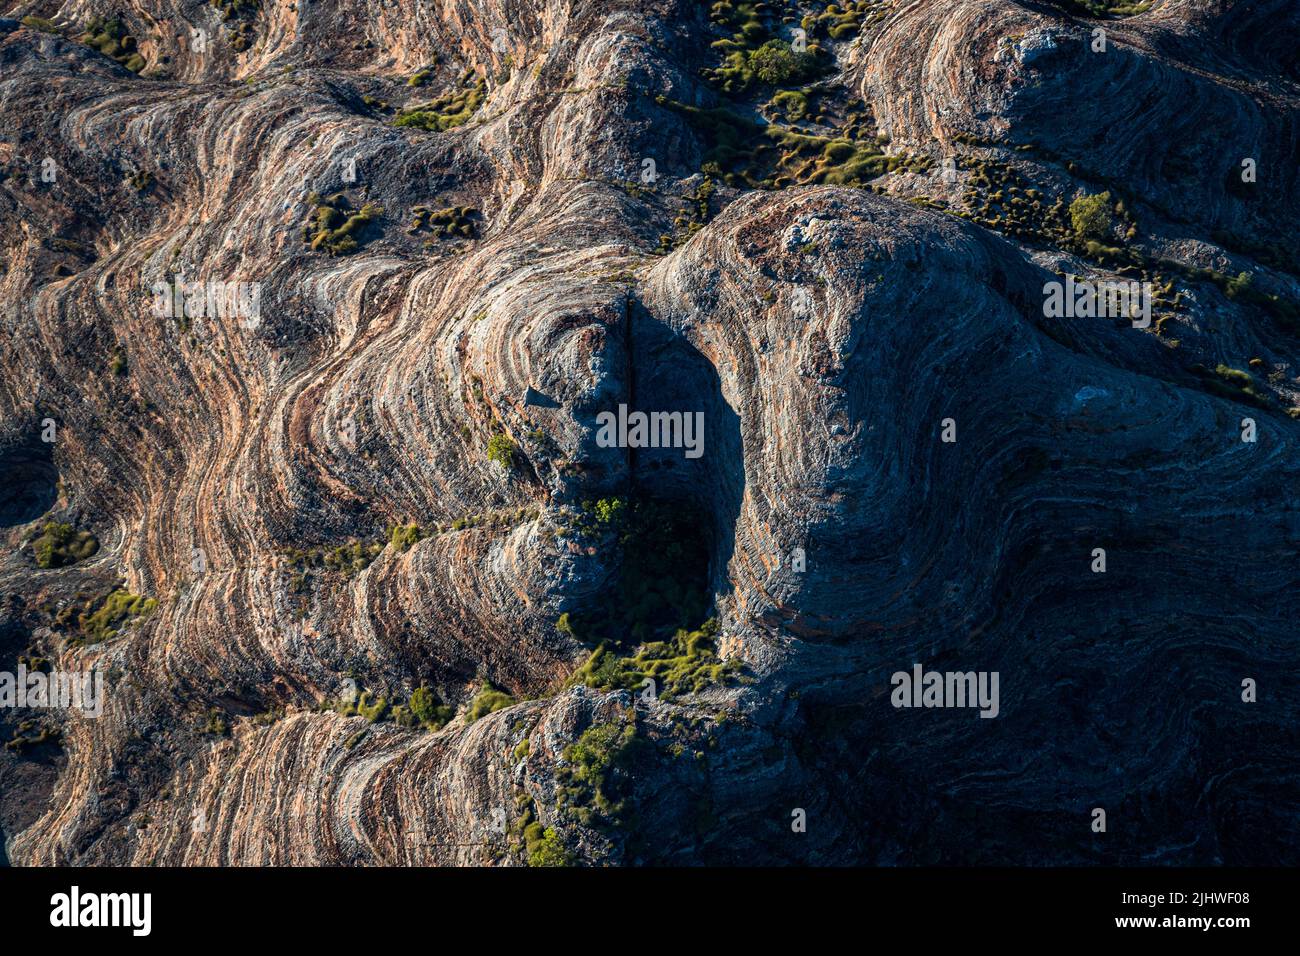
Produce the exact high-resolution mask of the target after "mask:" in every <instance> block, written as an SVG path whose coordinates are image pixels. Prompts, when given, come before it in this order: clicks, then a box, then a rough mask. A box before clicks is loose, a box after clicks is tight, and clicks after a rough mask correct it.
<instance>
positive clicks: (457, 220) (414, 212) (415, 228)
mask: <svg viewBox="0 0 1300 956" xmlns="http://www.w3.org/2000/svg"><path fill="white" fill-rule="evenodd" d="M477 215H478V210H477V209H475V208H474V207H473V206H448V207H447V208H446V209H431V208H430V207H428V206H415V207H414V208H412V209H411V224H410V226H408V227H407V232H409V233H411V234H412V235H414V234H416V233H418V232H420V231H421V230H425V229H427V230H429V231H430V232H432V233H433V234H434V235H435V236H437V237H438V238H440V239H454V238H456V237H457V236H459V237H461V238H463V239H473V238H475V237H476V236H477V235H478V224H477V223H476V222H475V219H474V217H476V216H477Z"/></svg>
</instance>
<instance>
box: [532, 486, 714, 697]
mask: <svg viewBox="0 0 1300 956" xmlns="http://www.w3.org/2000/svg"><path fill="white" fill-rule="evenodd" d="M707 527H708V524H707V523H706V520H705V518H704V517H703V516H702V515H700V514H699V513H698V512H697V511H696V510H695V509H693V508H692V507H690V506H689V505H688V504H686V503H685V502H679V501H667V500H659V499H640V500H628V499H626V498H617V497H615V498H601V499H599V500H596V501H587V502H585V503H584V505H583V507H582V510H581V511H580V512H578V513H577V514H575V515H573V516H572V517H571V518H570V519H569V522H568V525H567V529H566V533H568V534H570V535H573V536H575V537H578V538H580V539H587V540H592V541H597V542H599V545H598V546H611V545H613V546H617V547H619V548H620V549H621V555H622V562H621V564H620V568H619V573H618V578H617V581H616V583H615V586H614V590H613V593H611V594H610V595H609V596H608V598H607V600H605V601H603V602H602V603H601V604H600V606H599V607H598V608H595V609H593V610H592V611H590V612H586V613H579V612H572V613H571V612H565V613H564V614H562V615H561V616H560V618H559V620H557V621H556V630H558V631H560V632H561V633H564V634H567V635H569V636H571V637H574V638H576V639H578V640H580V641H583V642H584V643H586V644H587V646H589V647H591V646H593V645H594V648H595V649H594V650H593V651H592V653H591V655H590V656H589V657H588V659H587V660H586V661H585V662H584V663H583V664H582V666H580V667H579V668H578V669H577V670H576V671H575V672H574V673H573V675H572V676H571V677H570V678H569V685H570V686H572V685H574V684H583V685H585V686H587V687H592V688H596V689H599V690H619V689H623V690H633V689H637V688H640V687H642V686H643V685H644V682H645V681H646V679H647V678H648V679H650V680H653V681H654V683H655V688H656V690H655V693H656V695H657V696H659V697H661V698H663V699H666V700H670V699H672V698H673V697H676V696H679V695H681V694H688V693H693V692H697V691H701V690H703V689H705V688H706V687H708V686H710V685H713V684H717V683H720V682H725V681H726V680H728V679H731V678H733V677H735V676H736V675H738V674H739V672H740V664H739V663H738V662H736V661H723V660H721V658H720V657H719V656H718V653H717V647H716V643H715V641H716V637H717V633H718V624H717V621H716V620H713V619H709V620H705V616H706V614H707V613H708V608H709V604H710V602H711V596H710V593H709V588H708V580H709V578H708V573H709V551H710V544H711V542H710V540H709V537H708V535H707V534H703V533H702V529H704V528H707ZM699 622H703V623H699Z"/></svg>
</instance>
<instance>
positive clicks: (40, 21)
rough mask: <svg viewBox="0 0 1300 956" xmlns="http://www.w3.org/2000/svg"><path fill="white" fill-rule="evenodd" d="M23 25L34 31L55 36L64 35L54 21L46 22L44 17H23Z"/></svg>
mask: <svg viewBox="0 0 1300 956" xmlns="http://www.w3.org/2000/svg"><path fill="white" fill-rule="evenodd" d="M22 25H23V26H25V27H29V28H30V29H32V30H40V31H41V32H42V33H53V34H55V35H60V34H62V33H63V31H62V30H61V29H59V27H58V26H57V25H56V24H55V23H54V22H53V21H52V20H46V19H45V18H44V17H32V16H27V17H23V19H22Z"/></svg>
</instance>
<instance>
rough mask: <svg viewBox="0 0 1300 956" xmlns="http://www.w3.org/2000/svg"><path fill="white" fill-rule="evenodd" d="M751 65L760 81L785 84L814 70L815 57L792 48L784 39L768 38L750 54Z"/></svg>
mask: <svg viewBox="0 0 1300 956" xmlns="http://www.w3.org/2000/svg"><path fill="white" fill-rule="evenodd" d="M749 66H750V69H751V70H753V71H754V76H755V77H756V78H757V79H758V81H759V82H760V83H767V84H770V85H771V86H784V85H786V84H787V83H793V82H797V81H799V80H801V79H803V78H805V77H807V76H808V75H809V74H811V73H812V72H813V58H812V57H811V56H809V55H808V54H807V53H800V52H798V51H796V50H793V49H791V47H790V44H788V43H786V42H785V41H784V40H768V41H767V42H766V43H764V44H763V45H762V46H761V47H759V48H758V49H757V50H754V51H753V52H752V53H750V54H749Z"/></svg>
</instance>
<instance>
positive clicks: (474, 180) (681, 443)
mask: <svg viewBox="0 0 1300 956" xmlns="http://www.w3.org/2000/svg"><path fill="white" fill-rule="evenodd" d="M222 6H224V7H226V8H231V11H233V12H230V16H229V17H227V16H226V13H227V12H228V11H226V10H223V9H222ZM768 6H769V8H770V9H769V10H768V12H767V13H766V14H763V13H762V12H761V11H760V12H758V13H755V14H753V16H754V17H757V19H755V20H750V21H746V20H745V16H748V14H745V13H744V12H743V11H742V12H740V13H736V12H734V11H735V9H736V8H735V6H734V5H733V7H731V8H725V9H724V8H723V7H719V8H716V9H714V10H713V11H712V14H711V12H710V6H709V5H699V4H694V3H687V2H678V0H658V2H607V0H602V2H596V0H563V2H561V0H529V2H514V0H510V2H506V0H473V2H468V0H454V2H453V0H446V2H441V3H435V4H415V3H411V2H409V0H394V2H378V0H376V2H371V3H360V2H352V0H336V2H328V3H327V2H317V3H304V2H299V3H297V4H293V5H286V4H275V5H271V4H267V5H265V9H252V8H246V7H242V6H240V7H234V5H232V4H224V5H221V4H217V5H209V4H206V3H196V2H190V3H177V2H165V3H157V2H149V3H142V2H139V0H132V2H129V3H126V4H118V5H117V6H115V7H113V8H112V9H109V8H107V7H103V6H102V5H101V4H98V3H81V2H78V3H67V4H64V5H63V6H62V7H60V8H59V9H58V10H57V12H54V13H51V15H50V16H49V17H47V18H43V19H41V18H38V19H36V20H32V19H30V18H29V19H28V20H27V21H21V18H10V19H4V20H0V68H2V73H0V111H2V112H3V119H4V123H3V132H0V217H2V219H3V222H4V224H5V226H6V228H5V229H3V230H0V370H2V372H0V382H2V383H3V388H0V407H2V408H3V413H4V414H3V421H2V423H0V540H2V541H3V544H4V547H3V551H2V553H0V672H3V673H16V672H17V670H18V668H19V667H20V666H21V667H23V668H25V669H28V668H30V669H42V668H43V669H45V670H52V671H55V672H64V671H66V672H83V671H88V670H97V671H99V672H100V673H102V674H103V675H104V678H105V686H106V688H107V689H106V692H105V695H104V699H103V708H102V715H101V716H96V717H91V716H88V715H86V714H84V713H80V712H76V711H74V710H71V709H67V708H49V707H41V706H26V707H16V706H10V705H6V706H4V707H0V737H2V738H3V739H4V741H5V742H6V744H7V746H6V747H5V748H4V749H3V750H0V837H2V838H3V846H4V853H5V857H6V858H7V859H8V861H9V862H12V863H14V864H19V865H34V864H113V865H117V864H137V865H143V864H216V865H257V864H329V865H335V864H342V865H363V864H381V865H400V864H470V865H527V864H532V865H548V864H556V863H569V864H580V865H604V864H627V865H636V864H665V863H670V864H708V863H731V864H776V863H816V864H832V865H836V864H858V863H867V864H930V863H946V864H967V863H1018V864H1046V863H1061V864H1077V863H1098V864H1116V863H1121V864H1122V863H1177V864H1192V863H1199V864H1210V863H1220V862H1224V863H1295V862H1297V860H1296V850H1295V847H1296V846H1297V845H1300V843H1298V842H1297V837H1300V833H1298V832H1297V824H1296V820H1297V819H1300V816H1298V815H1297V812H1296V811H1297V810H1298V809H1300V806H1298V804H1300V790H1298V788H1297V779H1298V778H1297V770H1296V762H1295V759H1294V758H1295V748H1296V745H1297V729H1296V728H1297V727H1298V726H1300V713H1298V712H1297V705H1296V702H1295V697H1294V694H1291V693H1290V692H1289V691H1288V690H1287V688H1288V687H1292V686H1294V685H1295V682H1296V679H1297V678H1298V677H1300V673H1298V671H1300V666H1298V664H1297V661H1298V660H1300V655H1297V652H1296V649H1295V638H1294V623H1293V622H1294V621H1295V620H1296V619H1297V616H1298V614H1297V612H1298V611H1300V599H1297V597H1296V593H1297V592H1296V587H1295V584H1296V571H1295V569H1296V567H1297V564H1296V546H1297V542H1298V540H1300V508H1298V506H1297V503H1296V499H1295V498H1294V497H1293V489H1294V488H1296V487H1298V484H1297V480H1298V479H1300V475H1298V474H1297V472H1298V471H1300V457H1298V456H1297V453H1296V442H1297V440H1298V439H1300V421H1298V418H1297V416H1300V412H1296V409H1297V408H1298V407H1300V387H1297V386H1298V384H1300V382H1298V380H1297V370H1296V365H1295V345H1296V334H1297V329H1300V305H1297V303H1300V278H1298V277H1297V276H1298V275H1300V255H1297V252H1296V244H1295V237H1294V235H1293V232H1294V228H1293V227H1294V223H1295V221H1296V219H1297V214H1298V213H1300V209H1297V205H1296V203H1297V199H1296V197H1297V195H1300V190H1297V188H1296V187H1297V182H1296V177H1297V175H1298V173H1297V169H1300V165H1297V157H1296V146H1295V144H1296V141H1297V136H1296V132H1297V123H1298V117H1300V111H1298V109H1297V107H1298V106H1300V86H1298V84H1300V72H1298V71H1297V61H1296V58H1295V54H1294V49H1293V44H1292V45H1291V46H1288V45H1287V44H1286V43H1284V42H1283V38H1284V37H1286V36H1292V37H1293V36H1294V32H1295V31H1294V29H1291V30H1289V31H1288V30H1287V29H1285V25H1286V24H1291V26H1292V27H1294V26H1296V25H1297V24H1295V23H1294V22H1293V21H1294V20H1295V17H1296V15H1297V14H1296V10H1295V8H1294V5H1293V4H1288V3H1284V2H1281V0H1276V2H1272V3H1268V2H1264V3H1257V4H1233V5H1229V6H1228V7H1227V8H1226V9H1225V6H1224V5H1223V4H1220V3H1218V2H1208V0H1156V2H1155V3H1153V4H1151V5H1150V8H1149V9H1148V10H1146V11H1145V12H1142V13H1139V14H1137V15H1125V16H1113V17H1107V18H1093V17H1085V16H1082V15H1080V14H1078V13H1077V12H1072V11H1071V9H1070V5H1069V4H1065V3H1061V4H1053V3H1032V4H1031V3H1024V4H1020V3H1014V2H993V0H960V2H955V3H954V2H940V0H911V2H901V0H900V2H893V3H890V2H882V3H871V4H861V5H857V4H848V5H845V4H841V5H839V7H837V9H836V11H828V10H827V8H828V6H829V5H828V4H826V3H820V2H816V3H814V2H807V3H790V4H781V3H775V4H769V5H768ZM1106 6H1111V7H1114V6H1117V5H1116V4H1105V3H1099V4H1098V5H1097V7H1098V8H1101V7H1106ZM724 7H725V5H724ZM841 7H855V8H860V9H858V10H857V12H856V13H852V12H850V13H845V12H843V10H841V9H840V8H841ZM114 16H116V18H117V19H116V21H113V20H112V17H114ZM796 28H798V29H799V30H801V31H802V32H803V35H802V36H800V35H798V34H796V33H795V29H796ZM745 29H748V30H749V32H748V34H746V33H745V32H744V31H745ZM1098 30H1102V31H1104V32H1103V34H1102V35H1101V39H1102V40H1104V42H1103V43H1102V44H1101V45H1100V46H1099V45H1098V42H1099V35H1098V33H1097V31H1098ZM736 36H746V37H748V38H747V39H743V40H737V39H734V37H736ZM728 37H733V40H732V41H731V42H732V43H733V47H732V48H731V49H732V50H734V51H738V52H737V53H736V55H737V56H739V57H740V59H739V60H738V61H731V62H728V61H724V60H723V59H722V58H723V57H724V56H725V55H726V54H727V53H728V52H729V51H728V50H720V49H719V48H717V47H715V46H713V44H714V43H715V42H716V41H718V40H724V39H726V38H728ZM769 41H774V42H775V46H768V47H767V48H766V49H767V52H766V53H763V52H760V51H761V50H762V49H763V44H766V43H768V42H769ZM792 41H793V43H794V44H795V45H794V46H793V47H792V46H790V43H791V42H792ZM805 41H807V44H808V46H807V48H806V49H804V48H803V45H804V42H805ZM783 44H784V45H783ZM773 51H775V52H773ZM802 56H806V57H807V59H800V57H802ZM737 63H739V64H740V65H739V66H737ZM746 124H748V125H746ZM1246 160H1250V163H1249V164H1247V163H1246V162H1245V161H1246ZM1098 196H1104V197H1105V198H1104V199H1100V200H1097V204H1096V206H1095V208H1094V209H1093V218H1091V219H1090V218H1088V216H1087V215H1086V213H1087V212H1088V208H1087V207H1088V202H1086V201H1085V202H1083V203H1081V204H1076V201H1077V200H1087V199H1088V197H1098ZM1067 276H1074V277H1077V279H1078V280H1079V282H1080V283H1084V282H1091V283H1094V284H1098V283H1103V282H1119V281H1123V282H1126V283H1127V282H1133V283H1137V284H1138V285H1139V286H1140V287H1142V288H1143V289H1144V290H1145V294H1146V295H1147V299H1146V302H1147V304H1148V306H1149V309H1148V315H1147V319H1148V321H1145V322H1142V321H1140V316H1131V315H1128V314H1120V315H1117V314H1110V315H1097V314H1094V313H1093V312H1091V311H1087V312H1085V311H1084V310H1082V309H1075V308H1074V306H1075V305H1076V304H1078V303H1076V302H1075V301H1074V300H1071V309H1070V310H1069V311H1068V314H1061V313H1060V312H1059V311H1055V312H1054V311H1053V310H1052V309H1051V308H1045V307H1044V305H1045V302H1046V301H1047V298H1048V295H1049V290H1050V289H1051V287H1052V285H1053V283H1063V282H1064V281H1065V279H1066V277H1067ZM1071 288H1073V286H1071ZM620 408H621V409H623V412H624V414H625V415H626V414H628V413H646V414H647V415H648V414H650V413H659V414H662V415H665V416H671V415H677V416H678V417H677V418H676V419H675V420H674V419H670V418H668V417H663V418H661V419H657V420H658V421H661V422H664V423H668V422H671V421H676V422H677V423H678V425H681V426H684V425H685V424H686V423H690V424H692V425H693V424H694V423H695V422H697V421H698V422H699V423H700V426H699V427H700V429H701V430H698V431H695V432H687V431H686V430H685V428H684V427H682V428H679V430H678V431H676V432H673V431H672V430H671V428H669V425H668V424H665V425H664V428H665V431H664V432H663V437H665V438H667V439H668V440H666V441H664V442H655V443H651V442H649V441H648V440H647V441H646V442H643V443H638V442H637V441H635V440H631V441H629V440H618V441H614V442H612V443H611V442H610V441H606V440H605V437H606V434H607V433H605V432H602V423H603V422H605V421H607V420H608V418H607V416H609V415H611V414H612V415H613V416H614V418H615V419H617V417H618V414H619V410H620ZM615 431H616V432H617V429H615ZM623 438H624V439H626V438H627V436H626V435H624V436H623ZM678 439H680V440H678ZM51 525H53V526H56V527H55V529H54V530H49V528H50V526H51ZM64 525H66V526H67V530H66V531H61V530H59V528H60V527H62V526H64ZM78 535H82V536H83V537H78ZM86 536H89V537H93V539H94V542H95V545H96V546H95V548H94V549H90V548H89V547H85V548H83V544H84V542H85V541H86ZM79 548H83V550H78V549H79ZM85 552H90V553H89V554H88V556H85V557H79V556H78V555H80V554H83V553H85ZM706 619H707V620H711V621H712V623H711V624H707V625H706ZM678 626H680V627H681V628H682V634H683V636H682V638H681V639H680V641H681V643H673V642H674V641H675V640H678V638H676V637H675V633H676V629H677V627H678ZM598 647H603V650H600V651H598V652H597V654H596V655H595V657H594V658H593V656H592V655H593V651H595V650H597V648H598ZM602 655H604V656H603V657H602ZM914 668H919V670H917V671H914ZM931 672H933V673H936V674H938V675H940V680H941V682H942V676H943V675H947V674H950V673H951V674H967V673H969V674H971V675H972V678H973V679H974V682H973V683H972V684H971V685H970V686H971V687H972V688H982V692H983V694H984V699H983V700H978V699H963V700H962V701H961V702H960V703H961V704H965V705H967V706H961V705H960V704H959V703H958V702H957V701H956V699H955V698H954V697H953V695H952V694H950V693H948V685H946V684H945V685H944V686H943V688H941V692H938V693H936V695H935V696H934V697H933V698H927V697H926V695H925V693H924V692H923V690H922V688H921V687H920V686H919V684H918V687H917V689H916V691H915V693H913V691H912V689H911V686H910V684H908V685H907V686H906V687H905V688H904V689H903V690H900V685H901V684H902V683H903V682H902V681H901V680H900V677H899V675H903V676H905V677H906V678H907V680H908V681H911V680H912V679H913V675H914V674H919V675H920V676H921V678H922V679H924V675H926V674H927V673H931ZM993 675H996V683H992V682H991V680H990V679H991V677H992V676H993ZM646 677H648V678H650V679H651V680H652V681H653V683H652V684H651V685H650V686H646V684H645V683H643V678H646ZM980 677H982V679H983V683H980V681H979V679H978V678H980ZM963 686H964V685H963ZM993 688H996V694H995V695H993ZM0 690H2V688H0ZM991 695H993V696H991ZM976 696H977V697H978V694H977V695H976ZM430 702H432V703H430ZM2 703H4V700H3V697H2V696H0V704H2ZM939 705H942V706H939ZM1097 809H1102V810H1104V811H1105V817H1106V821H1107V822H1106V828H1105V830H1104V831H1098V830H1097V829H1096V820H1097V817H1096V815H1095V811H1096V810H1097Z"/></svg>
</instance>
